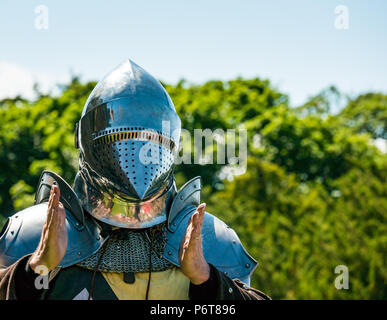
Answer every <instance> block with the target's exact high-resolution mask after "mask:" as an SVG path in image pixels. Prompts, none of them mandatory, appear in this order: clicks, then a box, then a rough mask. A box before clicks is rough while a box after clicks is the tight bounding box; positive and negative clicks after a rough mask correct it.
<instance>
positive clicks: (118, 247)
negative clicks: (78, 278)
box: [78, 223, 173, 272]
mask: <svg viewBox="0 0 387 320" xmlns="http://www.w3.org/2000/svg"><path fill="white" fill-rule="evenodd" d="M152 233H153V244H152V256H151V262H152V271H164V270H167V269H170V268H172V267H173V265H172V264H171V263H170V262H169V261H167V260H166V259H164V258H163V257H162V254H163V251H164V247H165V244H166V241H167V227H166V225H165V223H163V224H162V225H159V226H157V227H154V228H149V229H145V230H131V229H118V230H115V231H114V232H113V233H112V234H111V236H110V238H109V239H107V240H106V242H105V243H104V245H103V246H102V247H101V248H100V249H99V250H98V251H97V252H96V253H94V254H93V255H92V256H90V257H88V258H86V259H85V260H83V261H81V262H80V263H78V266H80V267H83V268H86V269H91V270H97V271H101V272H148V271H149V269H150V268H149V266H150V264H149V260H150V259H149V255H150V250H151V241H152Z"/></svg>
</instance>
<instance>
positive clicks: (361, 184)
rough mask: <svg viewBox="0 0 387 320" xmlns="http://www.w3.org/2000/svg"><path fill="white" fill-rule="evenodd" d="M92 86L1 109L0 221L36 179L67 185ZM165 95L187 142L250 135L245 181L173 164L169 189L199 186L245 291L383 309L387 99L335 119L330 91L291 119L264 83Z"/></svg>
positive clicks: (211, 85)
mask: <svg viewBox="0 0 387 320" xmlns="http://www.w3.org/2000/svg"><path fill="white" fill-rule="evenodd" d="M94 85H95V83H86V84H82V83H80V82H79V80H78V79H76V78H74V79H73V80H72V81H71V82H70V83H69V84H68V85H67V86H65V87H63V92H62V94H61V95H60V96H45V95H40V96H39V97H38V98H37V100H36V101H33V102H31V101H26V100H24V99H22V98H20V97H18V98H15V99H5V100H2V101H0V168H1V170H0V212H1V213H2V215H0V220H1V219H2V220H4V218H5V217H6V216H8V215H10V214H12V213H13V212H16V211H18V210H21V209H23V208H25V207H28V206H30V205H32V203H33V197H34V192H35V188H36V185H37V182H38V179H39V176H40V173H41V171H42V170H43V169H49V170H53V171H56V172H57V173H59V174H60V175H62V176H63V177H64V178H65V179H66V180H67V181H68V182H70V183H71V182H72V180H73V178H74V176H75V173H76V170H77V157H78V153H77V150H76V149H75V148H74V135H73V129H74V125H75V123H76V121H78V119H79V117H80V114H81V111H82V108H83V105H84V103H85V101H86V99H87V97H88V95H89V94H90V92H91V90H92V88H93V87H94ZM165 87H166V89H167V91H168V92H169V94H170V95H171V97H172V100H173V101H174V104H175V106H176V109H177V112H178V113H179V115H180V117H181V119H182V126H183V128H185V129H187V130H188V131H189V132H192V131H193V130H194V129H199V128H202V129H204V128H209V129H211V130H212V131H214V130H215V129H223V130H227V129H235V128H238V127H240V126H244V127H245V128H247V129H248V155H249V157H248V165H247V172H246V173H245V174H243V175H240V176H234V177H233V179H231V180H227V179H224V177H223V178H222V175H221V174H220V172H221V170H222V169H224V167H225V166H224V165H221V164H214V165H198V164H183V165H180V166H178V167H177V168H176V180H177V184H178V185H180V186H181V185H182V184H183V183H185V182H186V181H187V180H188V179H190V178H192V177H194V176H197V175H200V176H201V177H202V182H203V196H202V197H203V200H204V201H206V202H207V203H208V210H209V211H210V212H212V213H213V214H215V215H217V216H219V217H220V218H222V219H223V220H224V221H225V222H226V223H228V224H229V225H230V226H232V227H233V228H234V229H235V230H236V231H237V233H238V234H239V236H240V238H241V241H242V243H243V244H244V245H245V247H246V249H247V251H248V252H249V253H251V255H252V256H253V257H254V258H256V259H257V260H258V261H259V262H260V265H259V267H258V269H257V270H256V271H255V273H254V276H253V282H252V283H253V285H254V286H255V287H257V288H259V289H261V290H263V291H264V292H266V293H268V294H269V295H271V296H272V297H273V298H287V299H295V298H300V299H305V298H308V299H320V298H335V299H364V298H372V299H386V298H387V289H386V288H387V285H386V282H387V267H386V265H385V260H386V257H387V187H386V181H387V170H386V169H387V156H386V154H383V153H382V152H380V151H379V150H378V149H377V148H376V147H375V146H374V145H373V143H372V141H373V139H376V138H386V128H387V125H386V123H387V120H386V119H387V118H386V114H387V96H386V95H383V94H381V93H368V94H364V95H361V96H359V97H357V98H355V99H352V100H349V101H348V104H347V106H346V107H345V108H343V110H342V111H341V112H339V113H337V114H336V115H333V114H332V113H330V109H331V104H332V103H334V100H335V99H338V97H340V93H339V92H338V91H337V89H335V88H334V87H331V88H328V89H327V90H325V91H323V92H321V93H319V94H317V95H316V96H314V97H312V98H311V99H310V101H308V102H307V103H306V104H304V105H303V106H300V107H299V108H290V107H289V105H288V98H287V96H286V95H284V94H282V93H281V92H278V90H276V89H275V88H273V87H272V85H271V84H270V82H269V81H268V80H261V79H250V80H245V79H241V78H238V79H236V80H232V81H228V82H222V81H209V82H207V83H204V84H202V85H193V84H189V83H187V82H185V81H180V82H179V83H178V84H176V85H175V86H172V85H167V84H165ZM215 151H216V150H215ZM215 151H214V152H215ZM191 159H192V160H193V159H194V157H193V155H191ZM337 265H346V266H347V267H348V269H349V284H350V288H349V290H337V289H336V288H335V285H334V281H335V278H336V276H337V274H335V273H334V270H335V267H336V266H337Z"/></svg>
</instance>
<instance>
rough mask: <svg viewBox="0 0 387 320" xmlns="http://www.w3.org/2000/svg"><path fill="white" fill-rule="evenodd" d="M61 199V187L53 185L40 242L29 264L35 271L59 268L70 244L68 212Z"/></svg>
mask: <svg viewBox="0 0 387 320" xmlns="http://www.w3.org/2000/svg"><path fill="white" fill-rule="evenodd" d="M59 198H60V190H59V187H58V186H57V185H53V186H52V187H51V194H50V199H49V201H48V209H47V218H46V221H45V223H44V225H43V230H42V235H41V237H40V242H39V244H38V247H37V248H36V250H35V252H34V253H33V254H32V256H31V259H30V263H29V264H30V267H31V268H32V269H33V270H35V269H36V268H37V267H39V266H44V267H46V268H47V269H48V271H51V270H52V269H54V268H55V267H57V266H58V264H59V263H60V261H61V260H62V259H63V257H64V255H65V253H66V250H67V242H68V237H67V229H66V211H65V209H64V207H63V205H62V203H60V202H59Z"/></svg>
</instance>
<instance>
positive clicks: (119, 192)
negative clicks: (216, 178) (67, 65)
mask: <svg viewBox="0 0 387 320" xmlns="http://www.w3.org/2000/svg"><path fill="white" fill-rule="evenodd" d="M180 130H181V122H180V118H179V117H178V115H177V114H176V111H175V107H174V105H173V103H172V101H171V99H170V97H169V95H168V93H167V92H166V91H165V89H164V88H163V86H162V85H161V84H160V82H159V81H157V80H156V79H155V78H154V77H153V76H152V75H150V74H149V73H148V72H146V71H145V70H144V69H142V68H141V67H140V66H138V65H137V64H135V63H134V62H133V61H131V60H126V61H124V62H123V63H121V64H120V65H119V66H118V67H117V68H116V69H114V70H113V71H112V72H110V73H109V74H108V75H106V76H105V77H104V78H103V79H102V80H101V81H100V82H99V83H98V84H97V86H96V87H95V88H94V90H93V91H92V93H91V94H90V96H89V98H88V100H87V102H86V104H85V107H84V109H83V112H82V116H81V119H80V121H79V123H78V126H77V129H76V144H77V145H78V146H79V149H80V160H79V171H78V173H77V175H76V178H75V181H74V191H75V192H76V194H77V196H78V198H79V199H80V201H81V203H82V205H83V207H84V209H85V210H86V211H88V212H89V213H90V214H91V215H92V216H94V217H95V218H96V219H99V220H101V221H103V222H105V223H108V224H110V225H113V226H117V227H121V228H133V229H142V228H147V227H152V226H154V225H157V224H160V223H162V222H164V221H165V220H166V216H167V212H168V209H169V208H168V206H169V205H170V202H171V201H172V198H173V196H174V194H175V192H176V191H175V190H176V187H175V183H174V178H173V163H174V152H175V151H176V150H177V148H178V144H179V139H180Z"/></svg>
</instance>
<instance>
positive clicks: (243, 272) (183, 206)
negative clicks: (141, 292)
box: [163, 177, 258, 284]
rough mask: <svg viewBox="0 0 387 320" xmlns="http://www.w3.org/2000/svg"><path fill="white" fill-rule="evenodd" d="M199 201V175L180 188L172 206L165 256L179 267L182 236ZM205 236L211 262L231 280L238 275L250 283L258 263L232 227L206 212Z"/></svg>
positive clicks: (204, 240)
mask: <svg viewBox="0 0 387 320" xmlns="http://www.w3.org/2000/svg"><path fill="white" fill-rule="evenodd" d="M181 196H182V197H181ZM199 203H200V177H197V178H194V179H192V180H190V181H189V182H187V183H186V184H185V185H184V186H183V187H182V188H181V189H180V190H179V192H178V193H177V195H176V197H175V199H174V201H173V203H172V206H171V212H170V216H169V219H168V240H167V244H166V246H165V250H164V254H163V257H164V258H165V259H167V260H168V261H170V262H171V263H173V264H174V265H176V266H180V263H179V256H178V254H179V247H180V242H181V239H182V238H183V236H184V235H185V232H186V229H187V225H188V221H189V218H190V217H191V216H192V215H193V214H194V213H195V211H196V207H197V205H199ZM177 208H178V209H179V211H177ZM202 239H203V253H204V257H205V259H206V261H207V262H208V263H210V264H212V265H213V266H215V267H216V268H217V269H218V270H220V271H222V272H224V273H225V274H226V275H227V276H228V277H230V278H231V279H234V278H238V279H240V280H241V281H243V282H245V283H248V284H249V283H250V277H251V275H252V274H253V272H254V270H255V268H256V267H257V265H258V263H257V261H255V260H254V259H253V258H252V257H251V256H250V255H249V254H248V253H247V252H246V250H245V248H244V247H243V245H242V243H241V241H240V240H239V237H238V235H237V234H236V232H235V231H234V230H233V229H231V228H230V227H228V226H227V225H226V224H225V223H224V222H223V221H221V220H220V219H218V218H217V217H215V216H213V215H211V214H210V213H208V212H206V213H205V215H204V221H203V229H202Z"/></svg>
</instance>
